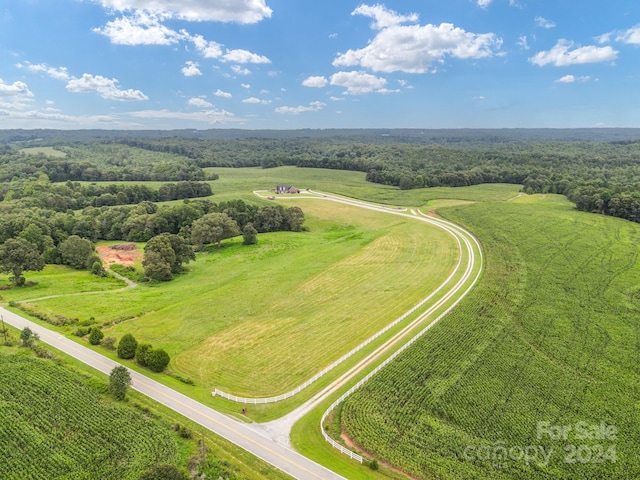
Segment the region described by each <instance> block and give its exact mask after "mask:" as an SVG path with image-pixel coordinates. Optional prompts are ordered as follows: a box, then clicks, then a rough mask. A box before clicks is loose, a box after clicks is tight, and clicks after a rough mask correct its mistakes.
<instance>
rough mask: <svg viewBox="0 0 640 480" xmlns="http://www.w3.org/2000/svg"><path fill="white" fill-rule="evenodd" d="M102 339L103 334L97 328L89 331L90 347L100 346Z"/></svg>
mask: <svg viewBox="0 0 640 480" xmlns="http://www.w3.org/2000/svg"><path fill="white" fill-rule="evenodd" d="M103 338H104V333H102V330H100V329H99V328H97V327H93V328H92V329H91V333H90V334H89V343H90V344H91V345H100V342H101V341H102V339H103Z"/></svg>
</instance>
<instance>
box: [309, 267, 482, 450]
mask: <svg viewBox="0 0 640 480" xmlns="http://www.w3.org/2000/svg"><path fill="white" fill-rule="evenodd" d="M479 276H480V274H478V276H477V277H476V280H477V278H478V277H479ZM474 283H475V281H474ZM467 291H468V290H467ZM457 304H458V302H455V303H454V304H453V305H451V306H450V307H449V308H447V309H446V310H445V311H444V312H442V313H441V314H440V315H438V318H436V319H435V320H434V321H433V322H431V323H430V324H429V325H427V326H426V327H424V328H423V329H422V330H421V331H420V332H419V333H418V334H417V335H416V336H415V337H413V338H412V339H411V340H409V341H408V342H407V343H405V344H404V345H403V346H402V347H400V348H399V349H398V350H396V351H395V352H394V353H393V354H392V355H391V356H390V357H389V358H387V359H386V360H385V361H384V362H382V363H381V364H380V365H378V366H377V367H376V368H374V369H373V370H372V371H371V372H369V373H368V374H367V375H366V376H365V377H364V378H363V379H362V380H360V381H359V382H358V383H356V384H355V385H354V386H353V387H351V388H350V389H349V390H347V391H346V392H345V393H344V394H342V395H341V396H340V398H338V399H337V400H336V401H335V402H333V403H332V404H331V406H330V407H329V408H327V410H326V411H325V412H324V414H323V415H322V419H321V420H320V431H321V432H322V436H323V437H324V439H325V440H326V441H327V442H329V443H330V444H331V446H332V447H334V448H337V449H338V450H340V451H341V452H342V453H344V454H346V455H349V457H351V458H352V459H354V460H356V461H358V462H360V463H362V461H363V458H362V456H361V455H358V454H357V453H354V452H352V451H351V450H349V449H348V448H345V447H344V446H342V445H340V444H339V443H338V442H336V441H335V440H334V439H333V438H331V437H330V436H329V435H327V433H326V432H325V431H324V428H323V425H324V421H325V419H326V418H327V416H328V415H329V414H330V413H331V412H332V411H333V409H334V408H336V407H337V406H338V405H339V404H340V403H342V402H343V401H344V400H345V399H346V398H347V397H348V396H349V395H351V394H352V393H353V392H355V391H356V390H357V389H359V388H360V387H361V386H362V385H364V384H365V383H367V382H368V381H369V380H370V379H371V377H373V376H374V375H375V374H376V373H378V372H379V371H380V370H382V369H383V368H384V367H386V366H387V365H388V364H389V363H391V362H392V361H393V360H395V359H396V357H397V356H398V355H400V354H401V353H402V352H404V351H405V350H406V349H407V348H409V347H410V346H411V345H413V344H414V343H415V342H416V341H417V340H418V339H419V338H420V337H422V336H423V335H424V334H425V333H427V331H429V329H430V328H431V327H433V326H434V325H435V324H436V323H438V321H439V320H440V319H441V318H443V317H444V316H445V315H447V314H448V313H449V312H451V310H453V308H454V307H455V306H456V305H457Z"/></svg>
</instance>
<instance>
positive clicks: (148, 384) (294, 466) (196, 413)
mask: <svg viewBox="0 0 640 480" xmlns="http://www.w3.org/2000/svg"><path fill="white" fill-rule="evenodd" d="M310 193H312V194H315V195H317V196H319V197H320V198H324V199H326V200H331V201H337V202H340V203H345V204H350V205H354V206H358V207H361V208H366V209H370V210H376V211H383V212H386V213H393V214H396V215H399V216H404V217H409V218H414V219H418V220H422V221H424V222H427V223H432V224H434V225H436V226H438V227H440V228H443V229H444V230H447V231H449V233H450V234H452V236H453V237H454V238H455V239H456V241H457V242H458V245H459V247H460V248H462V246H461V245H460V240H461V239H462V240H463V242H464V243H466V245H467V247H468V248H469V250H468V251H469V253H470V259H469V264H468V265H467V269H466V272H465V275H464V276H463V279H461V280H460V281H459V282H458V283H457V284H456V285H455V286H454V287H453V288H451V289H450V291H449V292H447V294H446V295H445V297H444V300H448V299H450V298H451V296H454V295H455V294H456V293H457V292H458V291H459V290H460V289H462V287H463V285H464V284H465V283H466V280H468V278H469V276H470V275H471V271H472V270H473V267H474V263H475V259H474V255H473V249H472V248H470V243H469V241H468V239H467V238H464V237H465V236H466V235H469V237H471V238H472V239H473V241H474V243H476V245H477V246H478V249H479V253H480V264H481V265H482V253H481V249H480V248H479V245H478V243H477V240H475V238H474V237H473V236H472V235H471V234H469V232H466V231H465V230H464V229H461V228H460V227H459V226H457V225H455V224H453V223H451V222H447V221H442V220H439V221H436V220H434V219H431V218H425V216H422V217H418V216H416V215H415V212H414V214H413V215H411V214H407V213H404V212H406V209H395V208H392V207H386V206H381V205H380V206H379V205H373V204H370V203H367V202H363V201H359V200H354V199H349V198H345V197H339V196H335V195H330V194H323V193H318V192H311V191H310ZM316 198H317V197H316ZM420 214H422V212H420ZM422 215H423V214H422ZM445 225H446V226H445ZM447 227H448V228H447ZM451 228H452V229H454V230H456V232H455V233H454V232H452V231H451V230H450V229H451ZM459 234H462V235H461V236H458V235H459ZM456 270H457V269H456ZM479 275H480V272H478V275H477V276H476V278H475V279H474V280H473V282H472V284H471V286H469V287H468V289H467V290H466V291H465V292H464V293H463V294H462V295H461V296H460V298H458V300H457V301H456V302H455V304H457V303H458V301H459V300H460V299H461V298H462V297H464V296H465V295H466V293H468V291H469V290H470V289H471V287H472V286H473V284H475V283H476V281H477V279H478V278H479ZM127 283H128V286H127V287H125V288H133V287H135V284H133V285H131V283H129V282H127ZM132 283H133V282H132ZM446 283H448V282H445V283H444V284H446ZM444 284H443V285H442V286H444ZM37 300H39V299H37ZM438 304H441V303H440V302H438ZM451 308H452V307H451ZM429 310H431V309H429ZM434 310H435V308H434ZM448 310H449V309H447V311H448ZM432 311H433V310H431V312H432ZM431 312H428V313H431ZM428 313H427V312H424V313H423V314H422V315H420V317H419V319H418V320H416V321H414V322H412V323H411V324H410V325H408V326H407V327H405V328H404V329H402V331H401V332H399V333H398V334H396V335H395V336H394V337H393V338H392V339H391V340H389V341H388V342H385V344H383V345H382V346H381V347H379V348H378V349H376V351H374V352H372V354H370V355H368V356H367V357H366V358H365V359H363V360H362V361H361V362H360V363H359V364H358V365H356V366H355V367H353V368H352V369H350V370H349V371H348V372H346V373H345V374H344V375H342V376H341V377H340V378H339V379H337V381H335V382H333V383H332V384H331V385H329V386H328V387H326V388H325V389H323V390H322V391H321V392H319V393H318V394H316V395H315V396H314V397H313V398H311V399H310V400H309V401H307V402H305V404H303V405H301V406H300V407H299V408H298V409H296V410H294V411H293V412H291V413H290V414H289V415H287V416H285V417H283V418H281V419H279V420H276V421H274V422H269V424H259V425H253V426H252V425H250V424H245V423H241V422H239V421H238V420H235V419H232V418H230V417H227V416H225V415H223V414H221V413H219V412H217V411H215V410H213V409H211V408H209V407H207V406H205V405H203V404H201V403H199V402H197V401H195V400H193V399H191V398H189V397H187V396H185V395H182V394H181V393H178V392H176V391H175V390H173V389H171V388H169V387H166V386H164V385H162V384H161V383H158V382H156V381H155V380H152V379H150V378H148V377H146V376H144V375H142V374H140V373H138V372H136V371H133V370H129V372H130V374H131V378H132V380H133V383H132V387H133V388H134V389H135V390H138V391H139V392H141V393H143V394H145V395H147V396H149V397H150V398H152V399H154V400H156V401H157V402H159V403H161V404H163V405H165V406H167V407H169V408H171V409H172V410H174V411H176V412H178V413H180V414H182V415H184V416H185V417H187V418H189V419H191V420H193V421H194V422H196V423H198V424H199V425H202V426H204V427H205V428H207V429H208V430H210V431H212V432H214V433H216V434H218V435H220V436H222V437H224V438H226V439H227V440H229V441H231V442H232V443H234V444H236V445H238V446H239V447H241V448H243V449H245V450H247V451H248V452H250V453H252V454H254V455H255V456H257V457H258V458H261V459H262V460H264V461H266V462H267V463H269V464H271V465H273V466H274V467H276V468H278V469H280V470H282V471H283V472H285V473H287V474H289V475H291V476H292V477H293V478H298V479H310V480H312V479H326V480H333V479H343V478H344V477H342V476H340V475H338V474H336V473H335V472H332V471H331V470H329V469H327V468H325V467H323V466H322V465H319V464H317V463H315V462H314V461H312V460H310V459H308V458H306V457H304V456H303V455H300V454H299V453H297V452H295V451H294V450H292V449H291V448H289V446H288V443H289V442H288V440H289V439H288V436H289V433H290V429H291V426H292V425H293V423H294V422H295V421H296V420H298V419H299V418H300V417H301V416H302V415H304V414H305V413H306V412H308V411H309V410H310V409H311V408H313V407H314V406H316V405H317V404H318V403H319V402H320V401H322V400H323V399H325V398H327V397H328V396H329V395H330V394H332V393H333V392H335V391H336V390H337V389H338V388H340V387H341V386H343V385H344V384H345V383H346V382H348V381H349V380H350V379H351V378H353V376H355V375H356V374H357V373H359V372H360V371H362V369H363V368H364V367H365V366H366V365H369V364H370V363H371V362H373V361H375V360H377V359H378V358H379V357H380V356H381V355H382V354H383V353H384V351H386V350H388V349H389V348H390V347H392V345H393V344H395V343H396V342H397V341H399V340H400V338H401V337H403V336H404V335H405V334H406V333H408V331H409V330H411V329H412V328H413V327H414V326H416V324H418V323H419V321H420V320H421V319H423V318H425V317H426V316H428ZM0 314H1V315H2V316H3V318H4V320H5V321H6V322H7V323H8V324H10V325H12V326H14V327H16V328H18V329H22V328H24V327H27V326H28V327H29V328H30V329H31V330H32V331H34V332H35V333H37V334H38V335H39V336H40V339H41V340H42V341H43V342H45V343H47V344H49V345H51V346H53V347H55V348H57V349H58V350H61V351H63V352H65V353H67V354H68V355H70V356H72V357H74V358H76V359H78V360H80V361H82V362H83V363H85V364H87V365H89V366H91V367H93V368H95V369H97V370H99V371H101V372H103V373H105V374H107V375H108V374H109V373H110V372H111V370H112V369H113V367H115V366H117V365H120V364H119V363H117V362H115V361H113V360H111V359H109V358H107V357H105V356H103V355H101V354H99V353H97V352H95V351H93V350H91V349H89V348H87V347H84V346H82V345H80V344H78V343H76V342H74V341H72V340H70V339H68V338H66V337H65V336H63V335H61V334H59V333H57V332H53V331H51V330H49V329H47V328H45V327H43V326H40V325H38V324H36V323H34V322H31V321H29V320H27V319H25V318H24V317H21V316H20V315H17V314H15V313H13V312H10V311H8V310H6V309H4V308H0ZM442 316H444V314H443V315H441V316H439V317H438V318H437V319H436V320H435V321H433V322H432V323H431V324H430V325H428V326H427V327H426V328H424V330H423V331H422V332H420V333H418V335H417V336H420V335H421V334H422V333H423V332H424V331H426V330H428V329H429V328H430V327H431V326H432V325H433V324H435V323H436V322H437V321H438V320H439V319H440V318H441V317H442ZM401 350H404V348H402V349H401ZM396 353H399V352H396ZM393 356H394V357H395V356H396V355H393ZM384 363H385V364H386V363H387V362H384ZM256 427H257V428H256Z"/></svg>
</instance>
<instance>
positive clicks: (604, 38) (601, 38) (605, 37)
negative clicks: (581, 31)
mask: <svg viewBox="0 0 640 480" xmlns="http://www.w3.org/2000/svg"><path fill="white" fill-rule="evenodd" d="M613 34H614V32H609V33H603V34H602V35H598V36H597V37H593V38H594V40H595V41H596V42H598V43H609V42H610V41H611V37H612V36H613Z"/></svg>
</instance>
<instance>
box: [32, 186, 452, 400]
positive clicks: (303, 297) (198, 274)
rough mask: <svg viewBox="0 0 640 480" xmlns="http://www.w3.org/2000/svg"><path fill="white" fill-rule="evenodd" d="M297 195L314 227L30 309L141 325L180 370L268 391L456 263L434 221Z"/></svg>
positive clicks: (368, 331) (303, 374) (331, 354)
mask: <svg viewBox="0 0 640 480" xmlns="http://www.w3.org/2000/svg"><path fill="white" fill-rule="evenodd" d="M294 203H295V204H296V205H298V206H300V207H301V208H302V209H303V211H304V212H305V214H306V217H307V222H306V226H307V228H308V231H306V232H299V233H296V232H278V233H270V234H262V235H260V237H259V243H258V244H257V245H255V246H251V247H243V246H242V245H241V242H240V241H239V240H230V241H227V242H224V243H223V248H221V249H218V248H217V247H209V248H208V249H207V251H206V252H203V253H199V254H198V256H197V261H196V262H194V263H191V264H189V266H188V272H187V273H185V274H183V275H180V276H178V277H176V278H175V279H174V280H173V281H171V282H168V283H153V284H141V285H140V286H139V287H137V288H134V289H128V290H120V289H118V290H117V291H115V292H104V293H103V294H100V295H91V296H62V297H58V298H52V299H48V300H41V301H38V302H34V303H33V304H31V305H32V308H33V307H35V308H36V309H37V310H38V311H40V312H43V313H45V314H47V315H49V316H54V315H55V314H63V315H65V316H67V317H70V318H78V319H80V320H81V321H83V320H88V319H89V318H91V317H94V319H95V321H96V322H98V323H99V324H103V325H105V328H104V329H103V330H104V332H105V335H107V336H116V337H118V338H119V337H121V336H122V335H123V334H124V333H132V334H133V335H134V336H135V337H136V338H137V339H139V341H142V342H147V343H152V344H153V345H154V346H156V347H160V348H164V349H165V350H166V351H167V352H168V353H169V354H170V355H171V357H172V363H171V365H170V369H171V371H172V372H174V373H176V374H178V375H180V376H182V377H188V378H191V379H192V380H193V381H194V382H195V383H196V385H197V386H198V387H199V388H203V389H204V390H205V391H207V392H210V391H212V390H213V388H215V387H217V388H221V389H223V390H227V391H230V392H232V393H234V394H238V395H245V396H268V395H274V394H280V393H283V392H285V391H287V390H288V389H291V388H294V387H296V386H297V385H298V384H300V383H302V382H304V381H305V380H307V379H308V378H310V377H311V376H313V375H314V374H315V373H317V372H319V371H320V370H322V369H323V368H324V367H326V366H327V365H329V364H330V363H332V362H333V361H334V360H336V359H337V358H338V357H340V356H341V355H343V354H345V353H347V352H348V351H349V350H350V349H352V348H354V347H355V346H357V345H358V344H360V343H361V342H362V341H364V340H366V339H367V338H368V337H370V336H371V335H373V334H374V333H376V332H377V331H378V330H380V329H382V328H383V327H384V326H386V325H387V324H389V323H390V322H391V321H393V320H394V319H396V318H397V317H399V316H400V315H401V314H403V313H404V312H405V311H407V310H408V309H410V308H411V307H412V306H414V305H415V304H417V303H418V302H419V301H420V300H422V299H423V298H424V297H426V296H427V295H428V294H429V293H430V292H431V291H433V290H435V288H437V287H438V286H439V285H440V284H441V283H442V282H443V281H444V280H445V279H446V278H447V277H448V276H449V274H450V273H451V271H452V268H453V266H455V264H456V261H457V258H458V255H459V253H458V251H457V247H456V244H455V242H454V241H453V239H452V238H451V237H449V236H448V235H447V234H446V233H444V232H443V231H441V230H439V229H437V228H434V227H432V226H430V225H426V224H423V223H422V222H418V221H414V220H410V219H406V218H401V217H395V216H392V215H388V214H384V213H380V212H373V211H368V210H362V209H359V208H356V207H353V206H348V205H341V204H335V203H333V202H327V201H322V200H318V199H304V198H299V199H295V200H293V199H292V200H291V201H289V202H287V205H292V204H294ZM37 278H38V276H37V275H34V279H37ZM123 319H126V320H124V321H122V320H123ZM111 324H113V325H111Z"/></svg>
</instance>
